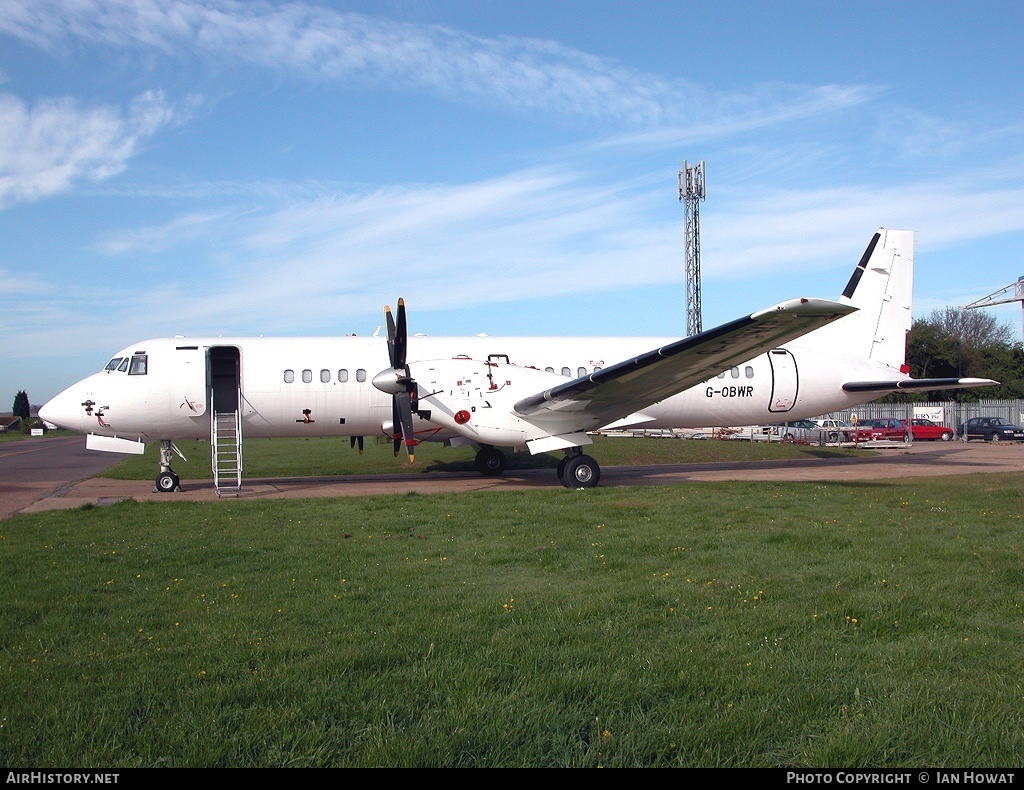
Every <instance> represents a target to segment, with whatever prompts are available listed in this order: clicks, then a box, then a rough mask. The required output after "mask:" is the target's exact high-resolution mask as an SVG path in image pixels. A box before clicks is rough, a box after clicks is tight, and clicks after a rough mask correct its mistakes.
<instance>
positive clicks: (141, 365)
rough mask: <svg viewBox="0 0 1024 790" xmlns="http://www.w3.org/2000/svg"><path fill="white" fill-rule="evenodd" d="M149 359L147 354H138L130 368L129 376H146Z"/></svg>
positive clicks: (133, 358)
mask: <svg viewBox="0 0 1024 790" xmlns="http://www.w3.org/2000/svg"><path fill="white" fill-rule="evenodd" d="M148 360H149V357H148V356H147V355H146V354H136V355H135V356H133V357H132V365H131V367H130V368H128V375H129V376H145V375H146V367H147V362H148Z"/></svg>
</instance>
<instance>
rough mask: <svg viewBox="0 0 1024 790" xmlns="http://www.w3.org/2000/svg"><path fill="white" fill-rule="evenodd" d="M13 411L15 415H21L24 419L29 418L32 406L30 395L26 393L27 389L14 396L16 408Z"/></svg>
mask: <svg viewBox="0 0 1024 790" xmlns="http://www.w3.org/2000/svg"><path fill="white" fill-rule="evenodd" d="M11 413H12V414H13V415H14V416H15V417H21V419H23V420H27V419H28V418H29V416H30V415H31V413H32V407H31V406H29V402H28V395H26V394H25V390H19V391H18V394H17V395H15V396H14V408H13V409H11Z"/></svg>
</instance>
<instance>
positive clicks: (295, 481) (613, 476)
mask: <svg viewBox="0 0 1024 790" xmlns="http://www.w3.org/2000/svg"><path fill="white" fill-rule="evenodd" d="M79 441H80V440H79ZM100 455H102V454H100ZM116 459H117V457H115V460H116ZM998 472H1024V443H1007V442H1001V443H997V444H990V443H987V442H969V443H965V442H959V441H953V442H917V443H915V444H913V445H911V446H904V445H896V446H894V447H891V448H888V447H887V448H884V449H880V450H878V451H877V452H875V453H873V454H871V455H868V454H867V452H865V455H864V456H860V457H850V458H820V459H814V458H809V459H799V460H789V461H749V462H740V463H731V462H730V463H700V464H666V465H659V466H643V467H625V466H620V467H612V466H609V467H603V468H602V474H601V486H602V487H605V488H607V487H612V486H626V485H680V484H686V483H694V482H700V481H705V480H766V481H771V480H791V481H829V480H837V481H854V480H880V481H882V480H895V479H899V480H907V479H912V478H918V477H935V476H958V475H967V474H991V473H998ZM67 476H68V478H69V479H68V480H67V481H65V482H60V483H57V482H54V481H53V480H52V479H51V480H47V481H41V482H37V483H35V484H34V485H33V486H31V487H28V488H27V487H26V486H28V484H24V483H23V484H22V485H21V488H22V489H23V490H22V498H21V499H20V500H18V501H17V502H12V503H10V504H6V505H5V500H8V499H9V498H8V497H7V496H6V494H5V490H4V489H5V488H7V486H6V485H4V484H2V483H0V518H4V517H6V516H8V515H10V514H11V513H13V512H22V513H34V512H39V511H45V510H54V509H61V508H74V507H80V506H82V505H86V504H93V505H106V504H112V503H115V502H120V501H123V500H127V499H133V500H136V501H156V502H196V501H198V502H213V501H217V500H218V496H217V492H216V490H215V489H214V487H213V481H212V480H192V481H189V480H185V481H183V482H182V490H181V491H178V492H175V493H173V494H167V493H158V492H156V491H155V490H154V486H153V483H152V482H149V481H126V480H112V479H109V478H105V477H102V476H95V477H94V476H89V477H85V478H82V477H81V476H76V475H75V474H74V473H70V474H69V475H67ZM531 488H553V489H561V488H562V486H561V484H560V483H559V482H558V481H557V479H556V478H555V473H554V470H552V469H530V470H509V471H507V472H506V473H505V474H504V475H502V476H501V477H483V476H481V475H479V474H476V473H475V472H466V473H453V472H428V473H417V474H394V475H344V476H336V477H303V478H280V479H251V480H245V481H243V485H242V490H241V491H240V492H239V494H238V495H237V497H236V496H234V495H232V496H230V497H228V496H225V497H224V499H226V500H236V499H243V500H248V499H285V498H301V497H339V496H365V495H369V494H404V493H408V492H417V493H424V494H428V493H440V492H452V491H455V492H462V491H514V490H522V489H531ZM26 490H28V491H30V496H29V497H28V498H29V499H31V501H24V500H25V496H24V494H25V491H26ZM5 508H6V510H5Z"/></svg>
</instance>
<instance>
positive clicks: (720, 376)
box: [718, 371, 725, 379]
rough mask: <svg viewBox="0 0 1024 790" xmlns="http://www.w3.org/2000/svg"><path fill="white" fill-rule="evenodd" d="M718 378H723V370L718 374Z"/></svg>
mask: <svg viewBox="0 0 1024 790" xmlns="http://www.w3.org/2000/svg"><path fill="white" fill-rule="evenodd" d="M718 378H720V379H724V378H725V372H724V371H723V372H722V373H719V374H718Z"/></svg>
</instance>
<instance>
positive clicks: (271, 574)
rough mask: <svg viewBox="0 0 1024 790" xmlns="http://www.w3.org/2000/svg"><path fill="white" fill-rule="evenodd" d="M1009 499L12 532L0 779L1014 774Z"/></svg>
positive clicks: (206, 516) (529, 509)
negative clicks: (967, 770) (242, 771)
mask: <svg viewBox="0 0 1024 790" xmlns="http://www.w3.org/2000/svg"><path fill="white" fill-rule="evenodd" d="M679 444H698V443H682V442H680V443H679ZM716 444H725V443H716ZM747 447H748V449H751V451H753V450H752V448H749V445H748V446H747ZM346 450H347V445H346ZM389 455H390V453H389ZM391 460H392V462H393V459H391ZM1022 490H1024V475H978V476H963V477H958V478H956V479H955V480H954V479H941V478H940V479H928V480H923V481H922V480H916V481H912V482H909V483H901V482H899V481H893V482H891V483H885V482H883V483H770V484H769V483H758V482H731V483H701V484H699V485H681V486H666V487H624V488H597V489H591V490H585V491H570V490H567V489H562V488H552V489H546V490H539V491H530V492H488V493H476V494H461V495H436V496H434V495H431V496H425V495H415V494H407V495H400V496H398V495H396V496H374V497H365V498H341V499H334V500H331V499H317V500H283V501H282V500H274V501H271V500H259V501H255V500H254V501H245V500H242V501H238V500H223V501H219V502H213V503H181V504H169V503H135V502H124V503H120V504H117V505H113V506H110V507H102V508H101V507H86V508H82V509H79V510H74V511H63V512H56V511H55V512H46V513H40V514H34V515H20V516H16V517H14V518H11V519H8V520H5V521H2V522H0V557H2V558H3V569H4V594H3V596H2V598H0V764H3V765H6V766H11V767H32V768H68V767H77V768H90V767H95V768H103V767H106V768H110V767H134V766H186V767H187V766H191V767H212V766H230V767H263V766H268V767H269V766H293V767H301V766H317V767H337V766H343V767H358V766H451V767H455V766H459V767H462V766H467V767H468V766H537V767H540V766H573V767H595V766H606V767H639V766H713V767H726V766H746V767H803V768H812V767H869V766H870V767H882V768H884V767H928V766H931V767H1007V766H1010V767H1012V766H1016V765H1019V764H1020V762H1021V757H1022V755H1024V705H1022V704H1021V703H1022V683H1024V681H1022V677H1024V673H1022V669H1024V659H1022V654H1021V649H1020V645H1021V643H1022V638H1024V633H1022V632H1024V559H1022V556H1021V551H1020V535H1021V531H1022V528H1024V495H1022Z"/></svg>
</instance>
